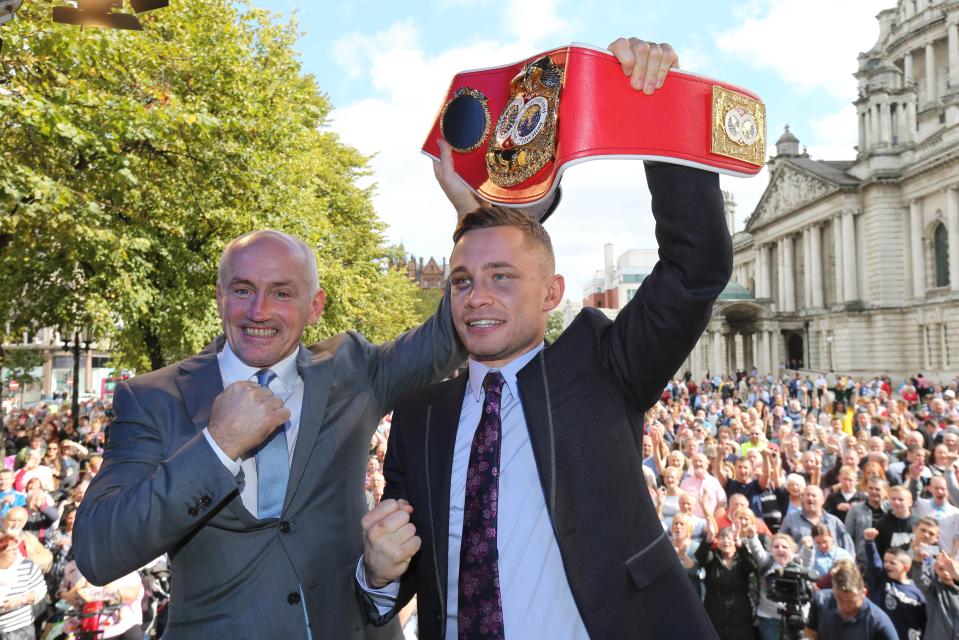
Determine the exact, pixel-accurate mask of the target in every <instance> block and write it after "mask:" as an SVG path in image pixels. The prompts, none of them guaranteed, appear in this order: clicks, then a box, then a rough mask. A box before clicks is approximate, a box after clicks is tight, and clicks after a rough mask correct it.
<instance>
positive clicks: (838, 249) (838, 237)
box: [832, 216, 846, 302]
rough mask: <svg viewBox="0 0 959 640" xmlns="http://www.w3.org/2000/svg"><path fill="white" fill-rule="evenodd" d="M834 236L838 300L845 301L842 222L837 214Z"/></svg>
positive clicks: (833, 222) (833, 227)
mask: <svg viewBox="0 0 959 640" xmlns="http://www.w3.org/2000/svg"><path fill="white" fill-rule="evenodd" d="M832 238H833V255H835V256H836V261H835V264H834V265H833V266H834V268H835V273H834V274H833V275H835V277H836V302H845V301H846V296H845V294H844V292H843V290H842V283H843V277H842V265H843V258H842V223H841V220H840V218H839V216H836V217H835V218H833V219H832Z"/></svg>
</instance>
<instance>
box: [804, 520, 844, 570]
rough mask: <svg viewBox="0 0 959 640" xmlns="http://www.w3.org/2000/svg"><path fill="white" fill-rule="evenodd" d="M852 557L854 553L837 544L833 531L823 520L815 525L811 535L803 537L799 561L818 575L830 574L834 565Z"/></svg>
mask: <svg viewBox="0 0 959 640" xmlns="http://www.w3.org/2000/svg"><path fill="white" fill-rule="evenodd" d="M852 559H853V557H852V554H850V553H849V552H848V551H847V550H846V549H843V548H842V547H840V546H838V545H836V543H835V539H834V538H833V535H832V531H831V530H830V529H829V527H828V526H826V525H825V524H823V523H822V522H820V523H819V524H815V525H813V527H812V531H811V532H810V535H808V536H803V538H802V546H801V548H800V551H799V562H800V564H802V566H803V568H804V569H806V570H807V571H811V572H813V573H815V574H816V575H817V576H825V575H828V574H829V573H830V571H831V570H832V567H833V565H834V564H836V562H838V561H840V560H850V561H852Z"/></svg>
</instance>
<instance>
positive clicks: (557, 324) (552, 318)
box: [546, 311, 564, 342]
mask: <svg viewBox="0 0 959 640" xmlns="http://www.w3.org/2000/svg"><path fill="white" fill-rule="evenodd" d="M563 329H564V327H563V312H562V311H553V312H552V313H550V314H549V317H547V318H546V340H547V341H549V342H556V338H558V337H559V335H560V334H561V333H563Z"/></svg>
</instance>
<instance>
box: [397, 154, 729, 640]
mask: <svg viewBox="0 0 959 640" xmlns="http://www.w3.org/2000/svg"><path fill="white" fill-rule="evenodd" d="M646 173H647V177H648V180H649V186H650V190H651V192H652V195H653V200H652V204H653V212H654V215H655V217H656V236H657V240H658V242H659V247H660V261H659V263H658V264H657V265H656V267H655V268H654V270H653V272H652V274H651V275H650V276H649V277H647V278H646V280H645V281H644V282H643V284H642V286H641V287H640V289H639V291H638V292H637V294H636V296H635V297H634V298H633V300H632V301H631V302H630V303H629V304H628V305H626V307H625V308H624V309H623V310H622V312H620V314H619V316H618V317H617V318H616V320H615V321H610V320H609V319H608V318H606V316H604V315H603V314H602V313H600V312H599V311H597V310H595V309H584V310H583V311H582V313H580V314H579V315H578V316H577V317H576V319H575V320H574V321H573V323H572V324H571V325H570V326H569V327H568V328H567V329H566V331H565V332H564V333H563V334H562V336H560V338H559V339H557V340H556V342H555V343H553V344H551V345H549V346H548V347H547V348H546V349H544V350H543V351H542V352H541V353H540V354H539V355H538V356H537V357H535V358H534V359H533V360H532V361H530V362H529V364H527V365H526V366H525V367H523V369H521V370H520V372H519V374H518V376H517V381H518V385H519V389H520V396H521V400H522V405H523V412H524V414H525V417H526V423H527V428H528V429H529V437H530V443H531V445H532V448H533V453H534V456H535V460H536V466H537V469H538V472H539V479H540V484H541V485H542V488H543V493H544V496H545V498H546V505H547V509H548V510H549V514H550V518H551V520H552V524H553V530H554V531H555V534H556V539H557V542H558V543H559V549H560V552H561V555H562V558H563V565H564V568H565V570H566V575H567V577H568V579H569V585H570V589H571V591H572V594H573V598H574V600H575V602H576V606H577V607H578V609H579V613H580V615H581V616H582V619H583V622H584V623H585V625H586V629H587V630H588V632H589V634H590V636H591V637H593V638H696V639H700V638H714V637H715V631H714V630H713V628H712V625H711V624H710V622H709V620H708V618H707V617H706V613H705V611H704V609H703V607H702V604H701V603H700V601H699V599H698V598H697V597H696V595H695V594H694V592H693V589H692V587H691V585H690V583H689V579H688V578H687V576H686V573H685V571H684V570H683V569H682V568H681V566H680V564H679V561H678V559H677V557H676V553H675V551H674V550H673V548H672V545H671V544H670V543H669V541H668V540H667V538H666V535H665V532H664V531H663V527H662V525H661V524H660V521H659V518H658V517H657V515H656V510H655V508H654V506H653V504H652V501H651V500H650V497H649V493H648V491H647V488H646V484H645V479H644V476H643V471H642V461H643V456H642V437H643V422H644V420H643V417H644V412H645V411H646V410H647V409H648V408H649V407H650V406H652V405H653V404H654V403H655V402H656V400H657V398H658V397H659V394H660V393H661V392H662V389H663V387H664V386H665V384H666V382H667V381H668V379H669V378H670V377H671V376H672V375H673V374H674V373H675V372H676V370H677V369H678V368H679V367H680V366H681V365H682V363H683V361H684V360H685V358H686V356H687V355H688V354H689V352H690V351H691V350H692V347H693V346H694V345H695V343H696V340H697V339H698V338H699V336H700V335H701V334H702V331H703V329H704V328H705V326H706V323H707V322H708V320H709V314H710V311H711V309H712V305H713V301H714V300H715V298H716V297H717V296H718V295H719V293H720V292H721V291H722V289H723V287H724V286H725V285H726V282H727V281H728V279H729V275H730V272H731V269H732V246H731V241H730V236H729V232H728V230H727V229H726V222H725V217H724V211H723V200H722V195H721V193H720V191H719V179H718V176H717V175H716V174H714V173H708V172H704V171H700V170H696V169H690V168H687V167H682V166H678V165H667V164H656V165H650V166H647V170H646ZM465 387H466V377H465V376H463V377H460V378H456V379H453V380H449V381H446V382H443V383H439V384H435V385H433V386H430V387H426V388H423V389H419V390H417V391H414V392H412V393H410V394H408V395H407V396H405V397H404V398H403V399H401V401H400V402H399V403H398V405H397V408H396V410H395V412H394V414H393V427H392V429H391V433H390V441H389V447H388V450H387V455H386V462H385V469H384V471H385V476H386V480H387V487H386V493H385V497H389V498H405V499H407V500H409V501H410V503H411V504H412V505H413V507H414V512H413V516H412V518H413V523H414V524H415V526H416V529H417V533H418V534H419V535H420V537H421V538H422V540H423V546H422V549H421V550H420V552H419V553H418V554H417V555H416V556H415V557H414V559H413V562H412V563H411V565H410V568H409V570H408V571H407V573H406V575H405V576H404V577H403V581H402V587H401V592H400V598H399V602H398V607H397V610H398V608H400V607H402V606H403V605H404V604H405V603H406V602H407V601H408V600H409V599H410V598H411V597H412V595H413V594H414V592H415V593H417V594H418V605H417V606H418V612H419V625H420V638H424V639H427V638H441V637H443V633H444V630H445V616H446V587H447V580H456V579H457V576H449V575H447V549H448V537H449V493H450V474H451V468H452V461H453V445H454V441H455V438H456V429H457V426H458V423H459V412H460V408H461V406H462V402H463V394H464V391H465ZM389 617H390V616H384V617H383V618H382V619H381V620H379V621H378V622H385V621H386V620H388V619H389Z"/></svg>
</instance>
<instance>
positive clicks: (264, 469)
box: [256, 369, 290, 519]
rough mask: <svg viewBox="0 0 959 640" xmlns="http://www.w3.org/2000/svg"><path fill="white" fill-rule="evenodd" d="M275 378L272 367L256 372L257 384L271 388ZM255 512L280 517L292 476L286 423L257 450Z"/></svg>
mask: <svg viewBox="0 0 959 640" xmlns="http://www.w3.org/2000/svg"><path fill="white" fill-rule="evenodd" d="M275 379H276V374H275V373H273V371H271V370H270V369H261V370H259V371H257V372H256V383H257V384H258V385H260V386H261V387H267V388H269V386H270V383H271V382H273V380H275ZM256 477H257V480H256V511H257V517H259V518H260V519H264V518H279V517H280V512H281V511H282V510H283V500H284V498H286V483H287V480H289V477H290V450H289V448H288V447H287V444H286V425H285V424H282V425H280V426H279V427H277V429H276V431H274V432H273V434H272V435H270V437H269V438H267V440H266V442H264V443H263V444H262V445H260V448H259V450H257V452H256Z"/></svg>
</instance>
